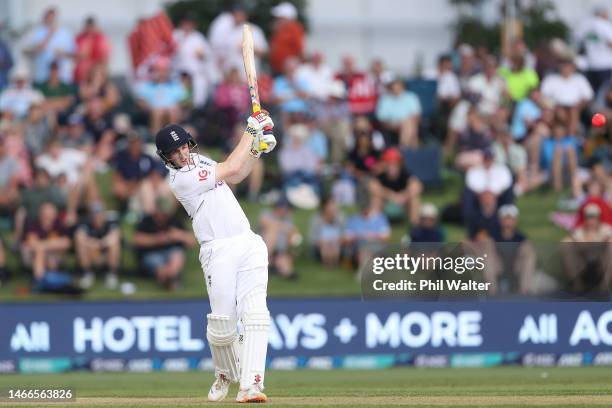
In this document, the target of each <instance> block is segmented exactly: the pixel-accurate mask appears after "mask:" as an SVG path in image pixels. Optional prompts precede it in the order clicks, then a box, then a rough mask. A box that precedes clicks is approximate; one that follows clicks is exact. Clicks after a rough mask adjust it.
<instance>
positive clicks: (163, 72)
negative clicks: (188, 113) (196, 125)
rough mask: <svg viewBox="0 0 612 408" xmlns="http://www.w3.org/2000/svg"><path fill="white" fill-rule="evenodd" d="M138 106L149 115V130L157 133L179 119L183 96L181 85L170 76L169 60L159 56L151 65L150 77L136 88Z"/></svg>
mask: <svg viewBox="0 0 612 408" xmlns="http://www.w3.org/2000/svg"><path fill="white" fill-rule="evenodd" d="M136 96H137V97H138V100H139V103H140V106H141V107H142V108H143V109H144V110H145V111H146V112H147V113H148V115H149V131H150V132H151V134H152V135H154V134H155V133H157V131H158V130H159V129H161V128H162V126H164V125H165V124H167V123H177V122H179V121H180V119H181V111H180V103H181V102H182V101H183V99H184V98H185V88H183V85H182V84H181V83H180V82H178V81H175V80H173V79H171V78H170V61H169V60H168V59H166V58H159V59H158V60H157V61H156V62H155V63H154V64H153V65H152V66H151V79H150V80H148V81H144V82H143V83H141V84H140V85H139V86H138V87H137V89H136Z"/></svg>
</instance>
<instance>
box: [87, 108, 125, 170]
mask: <svg viewBox="0 0 612 408" xmlns="http://www.w3.org/2000/svg"><path fill="white" fill-rule="evenodd" d="M83 121H84V123H85V129H86V130H87V132H88V133H90V134H91V135H92V136H93V137H94V142H95V149H94V150H95V155H94V157H95V158H96V159H97V161H98V162H99V163H104V164H105V163H106V162H108V161H109V160H110V159H111V157H112V156H113V152H114V145H115V139H116V138H117V135H116V133H115V130H114V129H113V118H112V115H111V114H110V112H108V110H107V109H106V108H105V102H104V99H102V98H100V97H97V96H94V97H91V98H90V99H89V100H88V101H87V103H86V104H85V114H84V118H83Z"/></svg>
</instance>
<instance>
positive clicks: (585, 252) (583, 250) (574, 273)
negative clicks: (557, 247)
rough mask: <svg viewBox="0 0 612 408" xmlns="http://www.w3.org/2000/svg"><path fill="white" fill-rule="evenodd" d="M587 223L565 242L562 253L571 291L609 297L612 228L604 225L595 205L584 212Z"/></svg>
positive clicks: (592, 204)
mask: <svg viewBox="0 0 612 408" xmlns="http://www.w3.org/2000/svg"><path fill="white" fill-rule="evenodd" d="M584 217H585V219H584V223H583V224H582V226H580V227H578V228H576V229H575V230H574V231H573V232H572V233H571V234H570V235H569V236H568V237H567V238H565V239H564V240H563V242H564V244H562V246H561V248H562V250H561V253H562V256H563V261H564V266H565V273H566V275H567V277H568V280H569V285H570V289H571V290H572V291H573V292H574V293H578V294H582V293H585V292H591V291H597V292H599V293H601V294H604V295H606V296H607V295H608V290H609V287H610V282H611V281H612V263H611V262H612V251H611V247H610V243H611V242H612V227H611V226H610V225H608V224H606V223H603V222H601V210H600V209H599V207H598V206H597V204H595V203H591V204H588V205H587V206H586V207H585V208H584Z"/></svg>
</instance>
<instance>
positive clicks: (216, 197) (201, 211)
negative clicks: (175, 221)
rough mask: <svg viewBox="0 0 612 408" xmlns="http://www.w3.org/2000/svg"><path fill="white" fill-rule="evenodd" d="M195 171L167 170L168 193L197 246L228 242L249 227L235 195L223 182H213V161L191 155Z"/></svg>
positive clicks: (214, 163)
mask: <svg viewBox="0 0 612 408" xmlns="http://www.w3.org/2000/svg"><path fill="white" fill-rule="evenodd" d="M192 157H193V159H194V162H195V163H196V164H197V167H195V168H193V169H191V170H187V168H186V167H184V168H183V169H181V170H176V169H170V174H169V176H168V178H169V182H170V189H171V190H172V192H173V193H174V196H175V197H176V199H177V200H178V201H179V202H180V203H181V204H182V205H183V207H184V208H185V211H187V214H189V217H191V220H192V224H193V231H194V233H195V236H196V239H197V240H198V242H199V243H200V244H202V243H204V242H207V241H211V240H213V239H223V238H230V237H234V236H237V235H240V234H242V233H244V232H245V231H248V230H249V229H250V228H251V226H250V224H249V220H248V219H247V217H246V215H245V214H244V211H242V208H241V207H240V204H239V203H238V200H236V197H234V193H233V192H232V190H231V189H230V188H229V186H228V185H227V184H226V183H225V182H224V181H218V182H217V181H216V171H215V170H216V165H217V163H216V162H214V161H213V160H211V159H209V158H207V157H204V156H202V155H197V154H195V153H194V154H192Z"/></svg>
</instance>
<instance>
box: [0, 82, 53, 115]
mask: <svg viewBox="0 0 612 408" xmlns="http://www.w3.org/2000/svg"><path fill="white" fill-rule="evenodd" d="M44 100H45V97H44V96H43V94H42V93H41V92H40V91H39V90H37V89H33V88H31V87H29V86H25V87H23V88H20V89H19V88H16V87H14V86H12V87H10V88H6V89H5V90H4V91H2V93H0V112H4V111H8V112H11V113H12V114H13V115H15V116H16V117H17V119H22V118H25V117H26V116H27V114H28V110H29V109H30V106H32V104H34V103H39V102H42V101H44Z"/></svg>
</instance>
